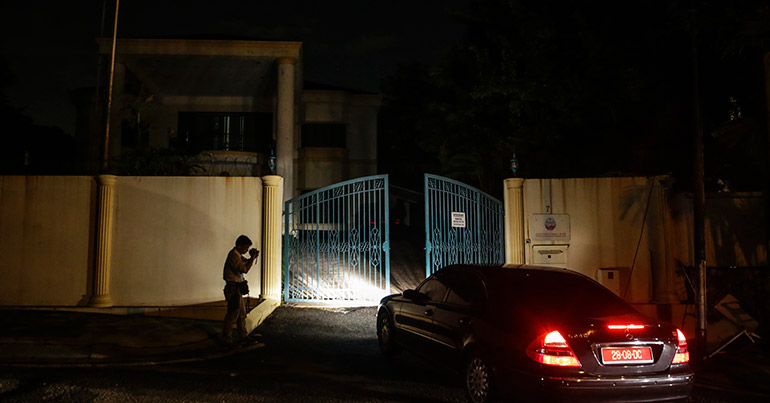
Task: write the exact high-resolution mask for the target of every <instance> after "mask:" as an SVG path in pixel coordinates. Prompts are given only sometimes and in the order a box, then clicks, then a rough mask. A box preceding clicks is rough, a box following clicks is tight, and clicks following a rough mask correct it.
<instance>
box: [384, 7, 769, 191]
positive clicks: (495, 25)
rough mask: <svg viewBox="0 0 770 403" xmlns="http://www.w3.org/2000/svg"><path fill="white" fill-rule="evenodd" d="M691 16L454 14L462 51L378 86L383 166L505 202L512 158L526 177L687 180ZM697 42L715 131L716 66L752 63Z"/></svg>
mask: <svg viewBox="0 0 770 403" xmlns="http://www.w3.org/2000/svg"><path fill="white" fill-rule="evenodd" d="M689 7H690V2H687V3H686V4H685V3H684V2H667V1H662V0H661V1H634V2H632V3H630V4H627V3H624V4H623V6H622V7H621V6H618V5H617V4H615V3H610V2H602V1H590V0H583V1H578V0H572V1H557V0H538V1H533V0H477V1H471V2H470V8H469V9H468V10H467V11H466V12H464V13H461V14H458V18H460V19H461V20H462V21H463V22H464V23H465V25H466V27H467V39H466V41H465V42H464V43H463V44H460V45H458V46H457V47H456V48H455V49H454V51H453V52H452V53H451V54H450V55H449V56H448V57H447V58H446V59H445V60H443V61H441V62H438V63H436V64H435V65H433V66H414V65H412V66H404V67H403V68H402V69H401V70H400V71H399V72H398V73H397V74H396V75H395V76H393V77H392V78H391V79H390V80H388V81H386V82H385V85H384V86H383V92H384V93H385V95H386V103H385V105H384V106H383V109H382V112H381V116H380V121H381V128H380V135H381V137H382V138H383V141H382V144H381V150H382V151H383V152H382V156H381V159H382V160H383V163H384V164H385V165H386V167H385V170H388V171H390V172H391V173H394V175H395V181H396V182H398V181H399V180H401V178H405V177H406V176H407V175H410V174H411V175H413V173H414V172H415V171H416V172H420V171H430V172H434V173H439V174H443V175H446V176H450V177H454V178H456V179H460V180H463V181H465V182H467V183H470V184H473V185H475V186H479V187H481V188H482V189H484V190H486V191H488V192H491V193H499V190H498V188H499V187H500V179H502V178H504V177H507V176H510V170H509V168H508V165H509V163H508V161H509V160H510V158H511V154H512V153H513V152H514V151H515V152H516V155H517V157H518V158H519V160H520V167H521V169H520V173H521V174H522V175H523V176H527V177H580V176H606V175H652V174H662V173H673V174H675V175H677V176H678V177H680V178H682V182H687V181H688V180H689V175H690V172H691V168H690V164H691V162H690V161H691V154H692V151H691V150H692V146H691V144H692V133H693V127H694V125H693V113H692V110H693V80H692V59H691V50H692V49H691V46H690V31H689V28H690V27H689V25H688V20H687V16H688V12H689V11H688V10H689ZM703 7H704V8H707V7H706V5H704V6H703ZM715 7H716V6H715ZM704 13H706V14H708V15H711V16H716V15H718V14H717V13H716V9H708V10H707V11H704ZM706 19H707V18H706V17H703V20H704V21H705V20H706ZM739 20H740V19H737V20H736V21H739ZM738 25H740V24H738ZM724 29H725V30H732V31H733V32H735V28H730V27H727V26H725V28H724ZM722 35H723V36H724V33H723V34H722ZM702 41H704V42H705V41H711V42H715V39H714V38H709V37H706V36H704V37H703V39H702ZM698 46H699V50H700V51H701V54H702V56H701V60H700V66H701V69H703V70H704V73H703V74H704V77H708V79H709V80H710V81H708V82H706V84H707V85H706V89H705V90H704V97H705V96H708V97H709V98H708V99H706V98H704V100H703V102H704V111H707V114H704V115H705V116H706V117H707V119H706V120H707V122H705V123H706V126H705V127H706V129H707V132H708V133H712V132H713V130H714V129H716V128H717V127H720V125H722V124H723V123H724V121H720V120H719V119H714V118H713V117H716V116H717V115H716V112H715V111H717V110H719V111H721V112H723V115H724V116H727V109H728V108H726V107H725V105H726V104H725V102H726V101H727V97H725V98H723V99H721V100H720V99H717V98H714V97H719V96H723V95H722V94H716V93H714V92H713V91H712V90H713V88H712V87H714V85H713V82H712V81H719V79H720V78H719V77H714V75H717V76H719V75H720V74H724V72H723V71H722V72H720V70H719V69H718V68H717V66H722V65H729V66H731V68H733V69H735V71H736V72H737V71H747V70H746V69H747V66H748V65H747V64H746V63H741V62H740V61H738V60H727V59H725V56H724V53H722V54H720V53H719V52H718V51H717V50H716V49H718V48H719V47H718V46H707V45H706V44H705V43H700V44H699V45H698ZM700 48H702V49H700ZM756 66H759V64H757V65H756ZM749 70H750V68H749ZM738 77H740V76H739V75H736V76H734V78H736V80H735V81H734V86H733V87H731V88H733V90H735V89H738V88H739V87H740V88H747V87H748V85H747V82H748V81H749V80H748V77H742V78H743V79H744V80H743V81H741V80H737V78H738ZM756 79H757V77H753V80H754V81H752V82H753V83H754V87H758V85H757V84H758V83H757V81H756ZM704 82H705V80H704ZM733 92H736V93H737V92H739V91H733ZM741 100H742V101H745V102H750V103H752V105H756V104H757V103H758V99H754V98H752V99H748V98H746V97H743V96H741ZM720 102H721V104H720ZM760 104H761V103H760ZM720 105H721V106H720ZM720 108H721V109H720ZM754 109H757V108H754ZM744 110H746V111H748V110H749V108H748V107H746V106H744ZM750 114H751V115H752V116H755V117H758V116H759V115H758V114H757V112H756V111H754V110H752V112H751V113H750ZM755 131H756V130H755V129H752V133H755ZM755 140H756V138H755ZM394 162H396V164H395V165H394V164H393V163H394ZM388 164H390V165H388ZM715 178H716V176H714V177H713V178H712V179H715Z"/></svg>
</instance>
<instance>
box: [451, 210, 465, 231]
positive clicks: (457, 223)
mask: <svg viewBox="0 0 770 403" xmlns="http://www.w3.org/2000/svg"><path fill="white" fill-rule="evenodd" d="M452 228H465V213H460V212H457V211H453V212H452Z"/></svg>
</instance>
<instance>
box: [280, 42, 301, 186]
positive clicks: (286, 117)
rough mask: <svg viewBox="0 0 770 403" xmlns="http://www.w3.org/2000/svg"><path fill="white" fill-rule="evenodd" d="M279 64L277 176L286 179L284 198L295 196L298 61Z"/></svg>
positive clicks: (289, 59) (281, 60)
mask: <svg viewBox="0 0 770 403" xmlns="http://www.w3.org/2000/svg"><path fill="white" fill-rule="evenodd" d="M276 63H278V108H277V109H278V110H277V116H276V121H277V122H276V126H277V129H276V146H275V148H276V150H275V154H276V155H275V157H276V174H278V175H280V176H282V177H283V178H284V184H283V198H284V200H289V199H291V198H292V196H293V194H294V151H295V146H294V64H296V63H297V59H295V58H293V57H281V58H279V59H278V60H276Z"/></svg>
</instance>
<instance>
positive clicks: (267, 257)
mask: <svg viewBox="0 0 770 403" xmlns="http://www.w3.org/2000/svg"><path fill="white" fill-rule="evenodd" d="M262 188H263V191H264V195H263V198H262V200H263V203H264V207H263V209H262V211H263V213H262V214H264V217H263V218H262V253H261V256H262V294H261V295H260V298H265V299H277V300H279V301H280V299H281V267H282V265H281V261H282V259H283V255H282V253H281V250H282V249H281V239H282V236H281V227H282V225H281V224H282V223H281V217H282V215H281V213H282V211H283V178H281V177H280V176H278V175H267V176H263V177H262Z"/></svg>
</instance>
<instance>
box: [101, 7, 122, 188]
mask: <svg viewBox="0 0 770 403" xmlns="http://www.w3.org/2000/svg"><path fill="white" fill-rule="evenodd" d="M119 7H120V0H115V22H114V24H113V28H112V58H111V60H110V89H109V92H108V95H107V125H106V127H105V129H104V158H103V159H102V173H106V171H107V165H108V161H109V157H110V112H111V110H112V81H113V79H114V78H115V42H116V40H117V36H118V8H119Z"/></svg>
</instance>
